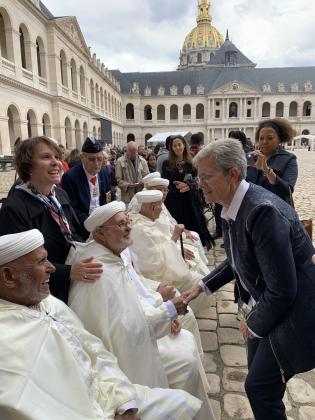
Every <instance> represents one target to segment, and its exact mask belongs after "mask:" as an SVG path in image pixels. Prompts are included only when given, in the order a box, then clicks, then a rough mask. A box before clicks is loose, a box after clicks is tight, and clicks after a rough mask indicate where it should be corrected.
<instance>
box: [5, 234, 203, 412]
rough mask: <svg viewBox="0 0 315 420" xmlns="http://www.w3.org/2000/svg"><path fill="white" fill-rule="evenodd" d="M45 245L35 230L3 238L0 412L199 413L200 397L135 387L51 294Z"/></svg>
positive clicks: (172, 391)
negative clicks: (198, 398)
mask: <svg viewBox="0 0 315 420" xmlns="http://www.w3.org/2000/svg"><path fill="white" fill-rule="evenodd" d="M43 244H44V238H43V236H42V234H41V233H40V232H39V231H38V230H36V229H33V230H30V231H26V232H20V233H16V234H12V235H5V236H2V237H1V238H0V336H1V347H0V418H1V419H3V420H25V419H28V420H43V419H45V420H56V419H58V420H74V419H75V420H93V419H95V420H96V419H99V420H101V419H103V420H105V419H106V420H112V419H115V420H118V419H119V420H123V419H126V420H127V419H128V420H135V419H139V418H140V417H141V419H147V420H152V419H159V420H164V419H177V420H182V419H187V420H189V419H192V418H195V417H194V416H195V415H196V413H197V411H198V409H199V407H200V404H201V403H200V401H198V400H197V399H196V398H194V397H192V396H191V395H189V394H188V393H186V392H184V391H179V390H169V389H152V390H151V389H150V388H147V387H143V386H138V385H132V384H131V383H130V381H129V380H128V379H127V377H126V376H125V375H124V374H123V373H122V371H121V370H120V369H119V367H118V365H117V361H116V359H115V357H114V356H113V355H112V354H111V353H109V352H108V351H107V350H106V349H105V348H104V345H103V343H102V342H101V341H100V340H99V339H98V338H96V337H94V336H93V335H91V334H90V333H88V332H87V331H86V330H85V329H84V328H83V326H82V324H81V322H80V321H79V319H78V318H77V317H76V316H75V314H74V313H73V312H72V311H71V310H70V309H69V308H68V307H67V306H66V305H65V304H64V303H63V302H61V301H59V300H58V299H56V298H54V297H53V296H51V295H49V276H50V274H51V273H52V272H54V271H55V268H54V266H53V265H52V264H51V263H50V262H49V261H48V260H47V251H46V250H45V248H44V247H43ZM137 409H139V413H137V414H136V412H137ZM138 415H139V417H138Z"/></svg>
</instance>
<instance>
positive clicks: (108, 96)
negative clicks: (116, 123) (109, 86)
mask: <svg viewBox="0 0 315 420" xmlns="http://www.w3.org/2000/svg"><path fill="white" fill-rule="evenodd" d="M107 101H108V113H109V114H111V113H112V107H111V102H110V94H108V95H107Z"/></svg>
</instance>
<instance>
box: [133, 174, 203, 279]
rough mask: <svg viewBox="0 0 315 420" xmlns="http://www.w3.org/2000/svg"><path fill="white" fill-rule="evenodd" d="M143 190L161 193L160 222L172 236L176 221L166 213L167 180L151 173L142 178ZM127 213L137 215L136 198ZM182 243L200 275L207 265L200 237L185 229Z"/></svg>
mask: <svg viewBox="0 0 315 420" xmlns="http://www.w3.org/2000/svg"><path fill="white" fill-rule="evenodd" d="M143 183H144V190H152V189H156V190H159V191H162V193H163V204H162V211H161V214H160V219H159V220H160V222H161V223H164V224H165V225H167V226H169V229H170V234H171V235H172V234H173V231H174V229H175V226H176V225H177V221H176V220H175V219H174V217H173V216H172V215H171V213H170V212H169V211H168V209H167V207H166V206H165V204H164V202H165V199H166V197H167V194H168V186H169V180H168V179H165V178H161V174H160V172H151V173H150V174H148V175H146V176H145V177H144V178H143ZM128 213H129V214H132V213H138V201H137V198H136V196H134V197H133V198H132V200H131V202H130V203H129V205H128ZM182 238H183V243H184V244H185V248H184V251H185V253H186V254H187V257H188V259H189V260H190V261H193V265H194V266H196V267H197V270H199V271H200V273H201V274H203V272H204V271H205V267H206V266H207V264H208V260H207V257H206V255H205V251H204V248H203V246H202V243H201V240H200V237H199V235H198V233H197V232H192V231H190V230H187V229H186V228H185V229H184V231H183V234H182ZM207 272H208V271H207Z"/></svg>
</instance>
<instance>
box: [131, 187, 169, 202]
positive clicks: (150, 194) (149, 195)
mask: <svg viewBox="0 0 315 420" xmlns="http://www.w3.org/2000/svg"><path fill="white" fill-rule="evenodd" d="M136 198H137V200H138V203H139V204H142V203H156V202H157V201H162V198H163V193H162V192H161V191H159V190H145V191H141V192H138V193H137V194H136Z"/></svg>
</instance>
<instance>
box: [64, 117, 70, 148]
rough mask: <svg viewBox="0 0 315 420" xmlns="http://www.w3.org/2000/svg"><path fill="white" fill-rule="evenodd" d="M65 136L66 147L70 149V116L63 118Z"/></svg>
mask: <svg viewBox="0 0 315 420" xmlns="http://www.w3.org/2000/svg"><path fill="white" fill-rule="evenodd" d="M65 137H66V147H67V149H72V127H71V121H70V118H68V117H67V118H66V119H65Z"/></svg>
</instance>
